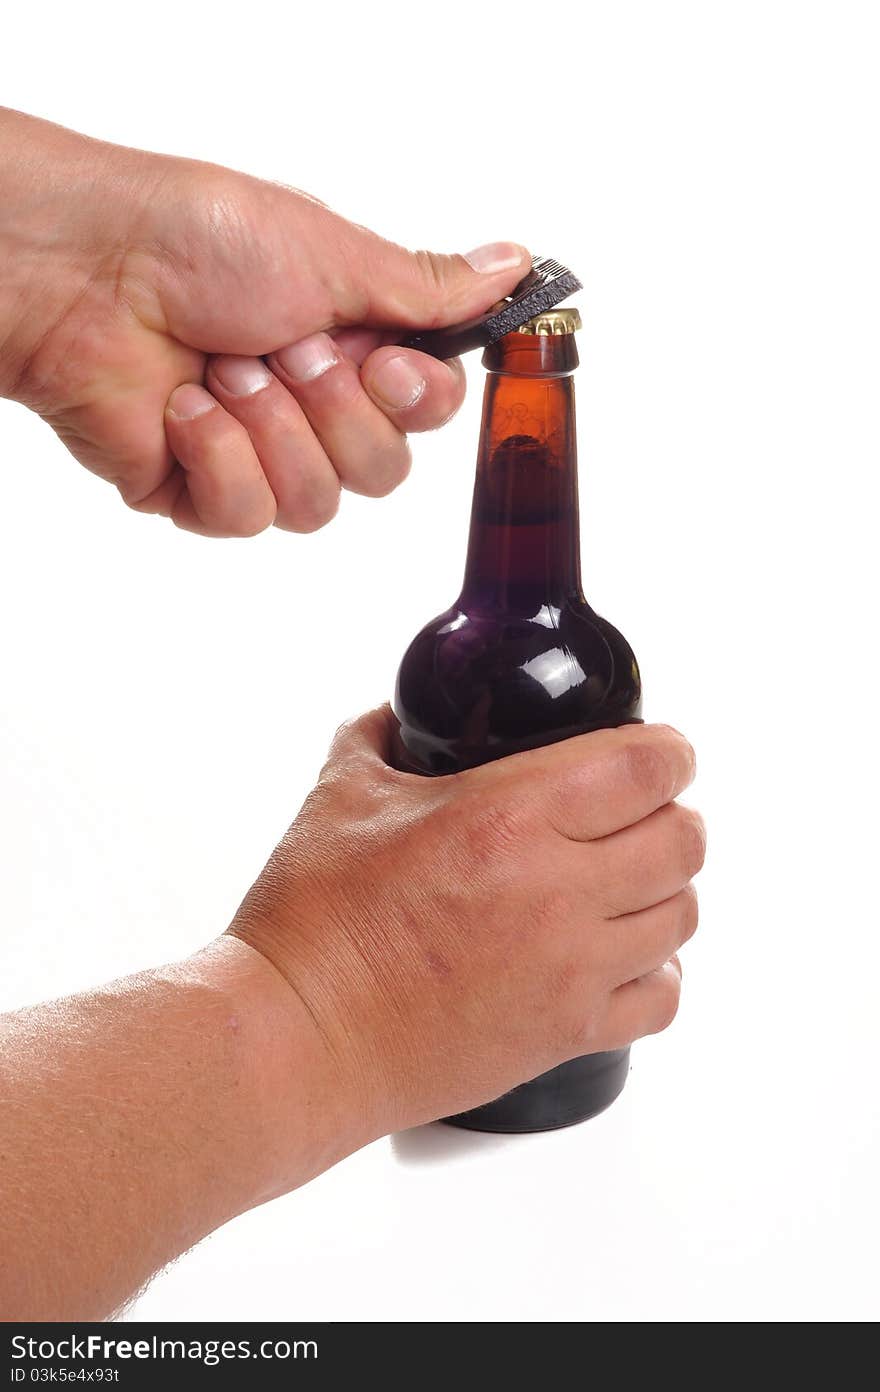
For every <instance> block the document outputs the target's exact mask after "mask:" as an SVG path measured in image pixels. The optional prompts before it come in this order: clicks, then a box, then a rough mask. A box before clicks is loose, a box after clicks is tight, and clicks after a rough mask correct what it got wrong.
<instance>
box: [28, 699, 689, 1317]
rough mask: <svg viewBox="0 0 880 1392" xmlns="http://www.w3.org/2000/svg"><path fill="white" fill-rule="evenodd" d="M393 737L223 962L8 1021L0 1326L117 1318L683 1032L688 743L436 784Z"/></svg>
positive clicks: (290, 839) (672, 738) (372, 749)
mask: <svg viewBox="0 0 880 1392" xmlns="http://www.w3.org/2000/svg"><path fill="white" fill-rule="evenodd" d="M389 721H390V713H389V712H388V710H387V708H384V709H382V710H379V711H374V712H372V713H371V714H370V715H368V716H365V717H363V718H362V719H361V720H359V721H356V722H354V723H353V724H351V725H349V726H346V727H344V728H343V730H342V731H341V732H340V734H339V735H338V736H337V739H336V741H335V742H334V746H333V749H332V751H331V754H330V758H329V760H328V763H327V765H326V767H325V769H324V772H323V774H322V776H321V779H320V780H319V783H318V785H317V787H316V788H315V790H314V792H313V793H312V794H311V795H310V797H309V798H308V800H307V801H306V804H305V806H304V807H303V809H302V811H301V812H300V814H299V816H298V817H297V819H296V821H295V822H294V823H293V825H292V827H291V828H290V830H289V832H288V833H287V835H286V836H285V838H284V840H283V841H282V842H281V844H280V845H279V847H278V848H277V850H276V851H275V853H274V855H273V856H272V858H271V860H270V862H269V864H268V865H267V867H266V869H265V870H264V872H263V874H262V875H261V876H260V878H259V880H258V881H257V883H256V884H255V885H254V887H253V889H252V890H251V891H250V893H249V894H248V896H247V897H246V899H245V901H244V903H243V904H242V906H241V908H240V909H239V911H238V913H237V915H236V917H235V919H234V921H233V924H232V926H231V929H230V931H229V933H227V934H226V935H225V936H224V937H223V938H221V939H219V940H218V941H217V942H215V943H213V944H212V945H211V946H210V947H208V948H206V949H205V950H204V951H203V952H202V953H199V954H197V955H196V956H195V957H193V958H191V959H189V960H187V961H185V962H182V963H179V964H177V965H175V966H171V967H166V968H162V969H159V970H157V971H153V972H147V973H143V974H141V975H139V976H136V977H133V978H130V979H127V980H125V981H122V982H118V983H115V984H114V985H111V986H108V987H105V988H103V989H101V990H98V991H94V992H89V993H87V994H86V995H83V996H78V997H74V998H72V999H70V1000H65V1001H60V1002H57V1003H53V1004H48V1005H42V1006H36V1007H34V1008H32V1009H29V1010H24V1011H20V1012H17V1013H15V1014H12V1015H8V1016H6V1017H4V1018H3V1019H2V1020H0V1042H2V1053H0V1156H2V1167H0V1313H2V1315H3V1316H4V1317H5V1318H7V1319H49V1320H59V1319H74V1318H75V1319H101V1318H107V1317H108V1316H109V1315H111V1314H112V1313H113V1312H114V1311H115V1310H117V1309H118V1308H119V1307H120V1306H121V1305H122V1304H124V1302H125V1301H126V1300H128V1299H130V1298H131V1297H132V1296H133V1295H134V1294H135V1293H136V1292H137V1291H138V1289H140V1288H141V1287H142V1286H143V1284H144V1283H145V1282H146V1281H147V1280H148V1279H149V1277H150V1276H151V1275H152V1274H153V1273H154V1272H155V1271H157V1270H159V1269H161V1267H162V1266H163V1265H165V1264H166V1263H167V1262H168V1261H170V1260H171V1259H173V1258H174V1257H175V1256H177V1255H179V1254H180V1253H181V1252H182V1251H184V1250H186V1248H188V1247H189V1246H191V1245H192V1244H193V1243H195V1242H197V1241H198V1240H199V1239H200V1238H201V1237H203V1236H204V1235H205V1234H207V1233H209V1232H210V1231H212V1230H213V1229H214V1228H216V1227H218V1226H219V1225H220V1224H222V1223H224V1222H226V1221H227V1220H228V1219H230V1218H231V1217H233V1216H234V1215H235V1214H237V1213H241V1212H243V1211H244V1210H246V1209H248V1208H251V1207H253V1206H255V1205H257V1204H260V1203H263V1202H265V1201H266V1200H268V1199H270V1198H272V1197H273V1196H275V1195H278V1194H281V1193H284V1192H285V1191H287V1190H289V1189H291V1188H294V1187H296V1186H297V1185H300V1184H303V1183H304V1182H306V1181H307V1180H308V1179H310V1178H311V1177H313V1176H314V1175H316V1174H317V1173H319V1172H320V1171H322V1170H324V1169H326V1168H327V1167H328V1166H330V1165H332V1164H333V1163H334V1162H335V1161H337V1160H338V1159H340V1158H342V1157H343V1156H344V1155H347V1154H349V1153H351V1152H352V1151H353V1150H356V1149H357V1148H358V1147H359V1146H362V1145H364V1144H366V1143H367V1142H368V1141H370V1140H372V1139H374V1138H376V1137H379V1136H382V1135H384V1134H386V1133H388V1132H390V1131H394V1130H398V1129H401V1128H404V1127H408V1126H414V1125H417V1124H419V1123H421V1122H424V1121H428V1120H430V1119H432V1118H435V1117H437V1116H442V1115H447V1114H449V1113H451V1112H457V1111H461V1110H464V1109H466V1108H469V1107H473V1106H476V1105H478V1104H480V1103H482V1102H485V1101H488V1100H489V1099H490V1098H492V1097H495V1096H497V1095H499V1094H500V1093H501V1092H503V1091H505V1090H506V1089H507V1088H509V1087H511V1086H513V1085H515V1084H516V1083H518V1082H521V1081H523V1080H524V1079H526V1078H530V1077H534V1076H535V1075H536V1074H538V1073H540V1072H542V1071H543V1070H544V1069H547V1068H550V1067H552V1066H554V1065H555V1064H557V1063H560V1062H562V1061H563V1060H565V1059H568V1058H573V1057H575V1056H577V1055H579V1054H583V1053H586V1052H591V1051H597V1050H602V1049H611V1048H616V1047H619V1046H622V1045H624V1044H626V1043H629V1042H630V1041H631V1040H633V1039H635V1038H638V1037H639V1036H641V1035H645V1034H649V1033H652V1032H655V1031H657V1030H661V1029H663V1028H665V1027H666V1025H668V1024H669V1023H670V1021H671V1020H672V1018H673V1016H674V1014H675V1011H676V1007H677V1003H678V995H679V988H680V969H679V966H678V960H677V957H676V955H675V954H676V953H677V950H678V949H679V947H680V946H681V945H682V944H683V943H684V942H685V941H686V940H687V939H688V938H689V937H690V936H691V934H692V933H693V931H694V929H695V927H696V922H697V914H696V900H695V897H694V894H693V890H692V888H691V887H690V880H691V878H692V876H693V875H694V874H695V873H696V872H697V871H698V870H699V868H700V866H701V864H702V860H703V851H704V833H703V828H702V823H701V821H700V819H699V817H698V816H697V815H696V813H694V812H692V811H690V810H688V809H686V808H684V807H681V806H679V805H678V804H677V803H675V802H674V801H673V799H674V798H675V797H676V796H677V794H678V793H679V792H681V791H682V789H683V788H684V787H686V786H687V784H688V783H689V782H690V780H691V778H692V776H693V769H694V765H693V753H692V751H691V749H690V746H689V745H688V744H687V742H686V741H685V740H684V739H683V738H682V736H681V735H679V734H677V733H676V732H675V731H673V730H670V729H668V728H667V727H665V726H627V727H625V728H623V729H620V730H609V731H603V732H600V733H598V734H591V735H587V736H583V737H579V738H576V739H572V740H568V741H565V742H564V743H562V744H557V745H554V746H551V747H550V748H548V749H543V750H535V751H532V752H530V753H528V754H522V755H516V756H514V757H513V758H509V759H503V760H499V761H498V762H497V763H494V764H490V765H487V766H485V767H484V768H480V769H475V770H473V771H471V772H468V773H464V774H458V775H455V776H453V777H448V778H437V779H421V778H414V777H411V776H409V775H406V774H401V773H398V772H396V771H395V770H392V769H391V768H389V767H388V765H387V763H386V759H385V756H386V752H387V744H388V734H389Z"/></svg>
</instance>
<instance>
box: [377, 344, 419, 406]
mask: <svg viewBox="0 0 880 1392" xmlns="http://www.w3.org/2000/svg"><path fill="white" fill-rule="evenodd" d="M370 390H371V391H372V392H373V393H374V395H375V396H380V397H381V398H382V400H383V402H384V403H385V405H386V406H390V407H391V409H392V410H393V411H405V410H406V408H407V407H408V406H415V404H416V402H417V401H418V399H419V397H420V396H421V395H422V392H423V391H424V390H425V379H424V377H423V376H422V374H421V373H420V372H419V369H418V368H417V367H415V366H414V364H413V363H412V362H411V361H410V359H409V358H403V357H399V358H385V360H384V361H383V362H381V363H379V365H378V366H377V367H375V368H374V369H373V371H372V372H371V373H370Z"/></svg>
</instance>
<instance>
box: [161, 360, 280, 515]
mask: <svg viewBox="0 0 880 1392" xmlns="http://www.w3.org/2000/svg"><path fill="white" fill-rule="evenodd" d="M165 433H166V435H167V437H168V444H169V447H170V449H171V451H172V453H173V454H174V456H175V458H176V459H177V460H178V462H179V463H180V464H181V466H182V467H183V469H184V471H185V473H186V482H187V489H186V492H185V493H181V494H180V496H179V498H178V500H177V502H176V503H175V505H174V508H173V510H172V514H171V515H172V518H173V520H174V521H175V522H176V523H177V525H178V526H179V527H184V528H186V529H187V530H188V531H193V532H200V533H202V535H204V536H254V535H255V534H256V533H257V532H261V531H262V530H263V529H264V527H268V526H270V525H271V523H272V521H273V520H274V517H275V497H274V495H273V493H272V490H271V488H270V487H269V484H268V483H267V481H266V476H265V474H264V473H263V470H262V468H261V467H260V461H259V459H258V458H257V454H256V451H255V450H254V447H253V445H252V444H251V442H250V439H249V438H248V433H247V431H246V430H245V428H244V426H243V425H240V424H239V422H238V421H237V420H235V419H234V418H233V417H232V416H230V415H229V413H228V412H227V411H224V410H223V408H222V406H220V405H219V404H218V403H217V401H215V399H214V397H212V396H211V395H210V393H209V392H207V391H205V389H204V387H201V386H197V385H196V384H195V383H194V382H187V383H185V384H184V385H183V386H181V387H178V388H177V389H176V391H173V392H172V393H171V396H170V397H169V399H168V406H167V408H166V411H165Z"/></svg>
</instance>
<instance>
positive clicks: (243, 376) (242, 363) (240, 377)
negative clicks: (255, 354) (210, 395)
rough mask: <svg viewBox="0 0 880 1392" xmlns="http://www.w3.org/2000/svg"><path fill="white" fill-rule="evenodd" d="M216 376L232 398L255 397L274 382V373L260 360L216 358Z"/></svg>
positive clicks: (214, 366) (214, 368)
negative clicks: (255, 394) (254, 395)
mask: <svg viewBox="0 0 880 1392" xmlns="http://www.w3.org/2000/svg"><path fill="white" fill-rule="evenodd" d="M212 366H213V370H214V376H215V377H216V378H217V381H218V382H219V383H220V385H221V387H225V388H226V390H227V391H228V392H229V393H231V395H232V396H253V394H254V392H258V391H262V390H263V388H264V387H268V385H269V383H270V382H271V381H272V373H271V372H270V371H269V369H268V367H267V366H266V364H265V363H264V362H261V360H260V359H259V358H215V359H214V362H213V364H212Z"/></svg>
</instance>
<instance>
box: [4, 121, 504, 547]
mask: <svg viewBox="0 0 880 1392" xmlns="http://www.w3.org/2000/svg"><path fill="white" fill-rule="evenodd" d="M0 265H2V267H3V274H2V277H0V396H8V397H12V398H14V399H15V400H17V401H21V402H23V403H24V404H25V405H27V406H30V407H32V408H33V409H34V410H35V411H37V412H39V414H40V415H41V416H43V417H44V418H45V419H46V420H47V421H48V422H49V424H50V425H51V426H53V428H54V429H55V430H56V431H57V433H58V435H59V436H60V438H61V439H62V440H63V441H64V443H65V444H66V445H67V446H68V448H69V449H70V450H71V451H72V452H73V454H74V455H75V456H76V457H77V459H79V460H80V461H81V463H83V464H85V465H86V467H87V468H89V469H91V470H93V471H94V472H95V473H97V474H100V475H101V477H102V478H105V479H107V480H108V482H111V483H114V484H115V485H116V486H117V488H118V489H119V491H120V493H121V495H122V497H123V498H124V500H125V501H126V502H127V503H128V504H129V505H130V506H131V507H134V508H137V509H138V510H139V511H142V512H154V513H163V514H167V515H168V516H170V517H171V518H172V519H173V520H174V521H175V522H176V523H177V524H178V525H179V526H181V527H185V528H188V529H190V530H192V531H197V532H201V533H202V534H204V535H207V536H248V535H251V534H253V533H255V532H259V531H261V530H262V529H263V528H264V527H268V526H269V525H271V524H272V523H275V525H277V526H279V527H282V528H286V529H288V530H291V531H299V532H308V531H314V530H315V529H316V528H317V527H321V526H323V525H324V524H325V523H326V522H328V521H329V520H330V519H331V518H332V517H333V515H334V513H335V512H336V509H337V506H338V502H339V492H340V488H341V487H345V488H348V489H351V490H353V491H354V492H357V493H364V494H367V495H369V496H373V497H378V496H381V495H383V494H386V493H388V492H390V491H391V490H392V489H393V488H395V487H396V486H397V485H398V484H399V483H400V482H401V481H402V479H403V478H405V476H406V474H407V472H408V470H409V463H410V459H409V450H408V446H407V441H406V433H407V432H408V431H419V430H432V429H434V428H435V427H436V426H438V425H441V424H442V423H443V422H444V421H445V420H447V419H448V418H449V417H450V416H451V415H452V414H454V412H455V411H456V410H457V408H458V406H459V405H460V404H461V401H462V398H463V396H464V374H463V372H462V370H461V365H460V364H459V363H458V362H452V363H450V364H445V363H440V362H436V361H435V360H434V359H433V358H429V357H427V356H426V355H425V354H423V353H415V352H411V351H406V350H404V349H401V348H400V347H399V346H397V340H398V339H399V337H400V333H401V330H406V329H407V328H418V327H420V326H427V325H439V324H450V323H454V322H456V321H457V320H460V319H467V318H470V317H472V316H473V315H475V314H478V313H480V312H481V311H482V310H484V309H487V308H488V307H489V305H491V304H493V303H494V302H495V301H496V300H498V299H500V298H502V297H503V296H504V295H505V294H506V293H507V292H508V291H509V290H510V289H512V287H513V286H514V285H515V284H516V281H517V280H518V279H520V277H521V276H522V275H523V274H524V273H525V271H526V270H527V269H528V266H529V257H528V253H527V252H526V251H525V249H524V248H523V247H521V246H518V245H516V244H514V243H509V242H499V243H492V244H490V245H489V246H488V247H481V248H478V249H477V250H476V251H474V252H472V253H469V254H468V258H467V259H466V258H465V257H464V256H445V255H438V254H435V253H430V252H415V253H414V252H409V251H405V250H404V249H403V248H402V247H399V246H396V245H395V244H394V243H392V242H388V241H385V240H384V239H383V238H381V237H377V236H376V235H375V234H374V233H372V232H369V231H367V229H366V228H363V227H359V226H356V225H355V224H354V223H351V222H347V221H346V220H345V219H344V218H342V217H339V216H338V215H337V214H335V213H333V212H331V211H330V209H328V208H326V207H325V206H324V205H323V204H322V203H320V202H318V201H317V199H314V198H310V197H308V196H307V195H305V194H302V193H299V192H297V191H296V190H294V189H289V188H284V187H282V186H281V185H278V184H270V183H266V182H264V181H262V180H259V179H252V178H249V177H248V176H247V175H245V174H237V173H234V172H233V171H231V170H228V169H221V168H219V167H217V166H215V165H209V164H203V163H199V162H198V161H196V160H184V159H172V158H169V157H167V156H163V155H153V154H148V153H146V152H145V151H142V150H126V149H122V148H121V147H119V146H116V145H110V144H106V143H104V142H102V141H98V140H89V139H87V138H85V137H84V136H81V135H76V134H75V133H74V132H72V131H68V130H64V129H63V128H61V127H60V126H53V125H50V124H49V123H48V122H46V121H39V120H36V119H34V118H33V117H29V116H23V115H21V114H20V113H18V112H14V111H8V110H4V109H3V108H0Z"/></svg>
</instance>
